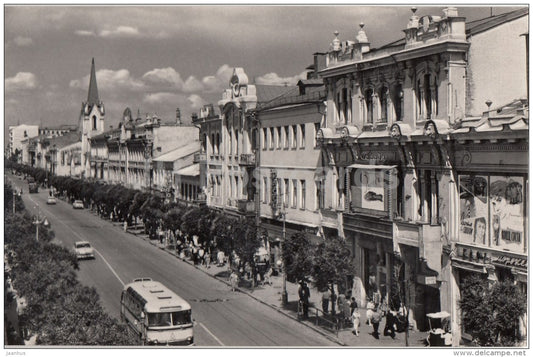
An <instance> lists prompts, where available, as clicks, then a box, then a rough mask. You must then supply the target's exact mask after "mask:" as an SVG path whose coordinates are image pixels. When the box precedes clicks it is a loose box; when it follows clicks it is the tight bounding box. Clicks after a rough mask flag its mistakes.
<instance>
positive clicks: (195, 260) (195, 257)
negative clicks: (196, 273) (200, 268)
mask: <svg viewBox="0 0 533 357" xmlns="http://www.w3.org/2000/svg"><path fill="white" fill-rule="evenodd" d="M192 261H193V264H194V265H197V264H198V248H196V246H195V245H193V246H192Z"/></svg>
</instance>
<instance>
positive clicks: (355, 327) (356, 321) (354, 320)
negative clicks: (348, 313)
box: [352, 306, 361, 336]
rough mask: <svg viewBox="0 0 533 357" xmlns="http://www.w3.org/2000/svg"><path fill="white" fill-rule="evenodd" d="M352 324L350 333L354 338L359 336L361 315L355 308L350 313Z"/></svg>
mask: <svg viewBox="0 0 533 357" xmlns="http://www.w3.org/2000/svg"><path fill="white" fill-rule="evenodd" d="M352 324H353V330H352V333H353V334H354V335H356V336H359V328H360V327H361V313H360V312H359V309H358V308H357V306H356V307H355V309H354V310H353V311H352Z"/></svg>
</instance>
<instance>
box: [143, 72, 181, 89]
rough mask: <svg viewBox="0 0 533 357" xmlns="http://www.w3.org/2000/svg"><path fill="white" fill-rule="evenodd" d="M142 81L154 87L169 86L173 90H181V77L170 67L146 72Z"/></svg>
mask: <svg viewBox="0 0 533 357" xmlns="http://www.w3.org/2000/svg"><path fill="white" fill-rule="evenodd" d="M142 79H143V80H145V81H146V82H148V83H151V84H155V85H170V86H173V87H174V88H175V89H181V88H183V80H182V79H181V75H180V74H179V73H178V72H176V70H175V69H174V68H172V67H167V68H155V69H153V70H151V71H149V72H146V73H145V74H144V75H143V76H142Z"/></svg>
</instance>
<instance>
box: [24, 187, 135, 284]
mask: <svg viewBox="0 0 533 357" xmlns="http://www.w3.org/2000/svg"><path fill="white" fill-rule="evenodd" d="M30 200H31V201H32V202H33V203H35V204H37V202H35V201H34V200H33V198H31V197H30ZM46 211H47V212H48V213H47V214H48V215H49V216H52V217H54V218H55V219H56V221H57V222H59V223H61V224H62V225H64V226H65V227H67V228H68V229H69V230H70V231H71V232H72V233H74V235H75V236H77V237H78V238H80V240H85V241H86V240H87V238H84V237H82V236H81V235H80V234H79V233H78V232H76V231H75V230H73V229H72V228H70V227H69V226H67V225H66V224H65V223H64V222H63V221H62V220H60V219H59V218H57V216H56V215H55V214H53V213H52V212H51V211H50V210H46ZM94 251H95V252H96V253H98V255H99V256H100V257H101V258H102V260H103V261H104V263H105V264H106V265H107V267H108V268H109V270H111V272H112V273H113V275H115V277H116V278H117V279H118V281H120V283H121V284H122V285H126V284H125V283H124V282H123V281H122V279H120V277H119V276H118V274H117V272H116V271H115V269H113V267H111V264H109V263H108V261H107V260H106V259H105V258H104V256H103V255H102V254H101V253H100V252H99V251H98V250H97V249H96V248H95V249H94Z"/></svg>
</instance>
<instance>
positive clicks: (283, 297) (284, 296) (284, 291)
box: [277, 212, 289, 306]
mask: <svg viewBox="0 0 533 357" xmlns="http://www.w3.org/2000/svg"><path fill="white" fill-rule="evenodd" d="M286 214H287V213H286V212H281V213H280V216H281V217H282V218H283V230H282V231H281V232H282V241H281V243H280V245H279V248H280V255H281V260H279V261H278V262H277V263H278V267H279V268H281V267H282V266H283V270H282V279H283V280H282V281H283V285H282V288H281V303H282V305H283V306H287V304H288V303H289V295H288V294H287V273H286V271H285V266H284V264H283V244H285V239H286V236H287V231H286V229H285V217H286Z"/></svg>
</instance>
